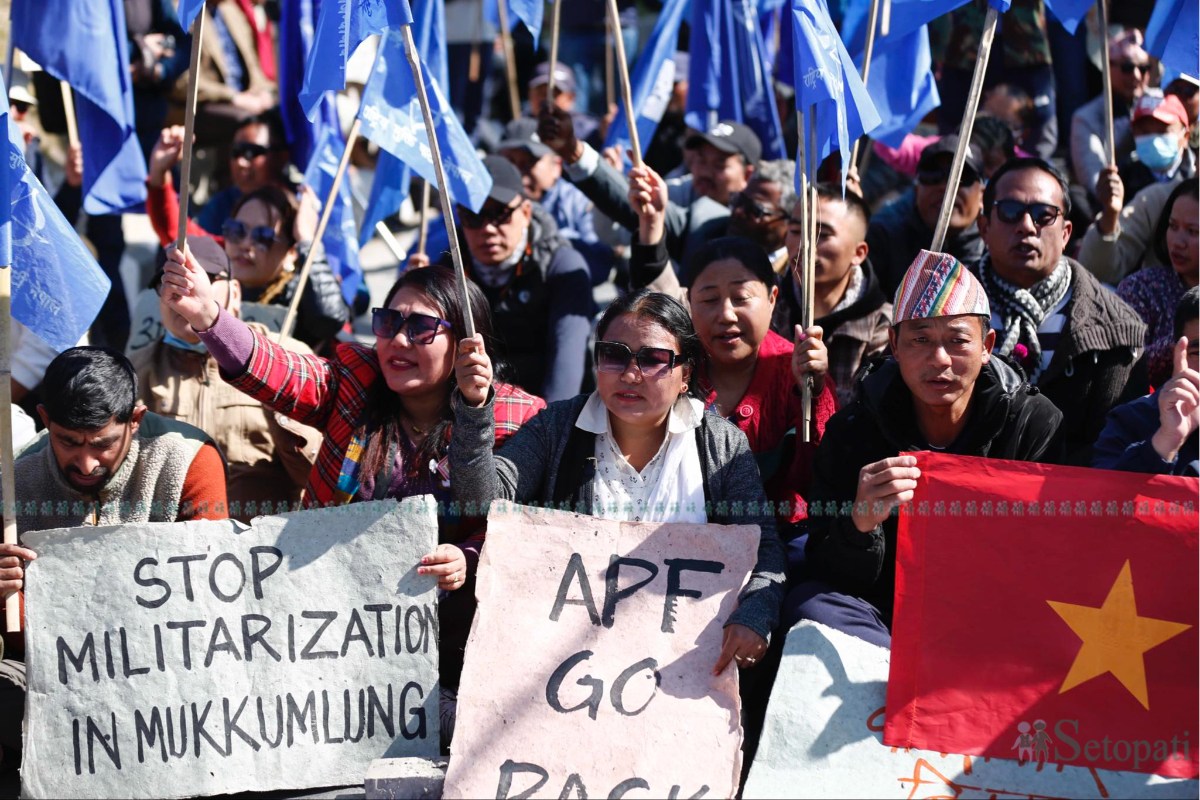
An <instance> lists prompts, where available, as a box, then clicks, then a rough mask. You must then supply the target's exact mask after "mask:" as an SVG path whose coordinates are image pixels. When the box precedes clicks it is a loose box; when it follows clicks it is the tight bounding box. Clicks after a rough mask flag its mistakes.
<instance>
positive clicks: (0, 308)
mask: <svg viewBox="0 0 1200 800" xmlns="http://www.w3.org/2000/svg"><path fill="white" fill-rule="evenodd" d="M11 320H12V265H11V264H3V265H0V493H2V494H3V495H4V508H3V512H4V543H5V544H17V503H16V497H17V482H16V477H15V476H14V475H13V441H12V321H11ZM4 629H5V630H6V631H8V632H9V633H15V632H16V631H19V630H21V598H20V595H18V594H16V593H14V594H13V595H12V597H10V598H8V601H7V602H6V603H5V606H4Z"/></svg>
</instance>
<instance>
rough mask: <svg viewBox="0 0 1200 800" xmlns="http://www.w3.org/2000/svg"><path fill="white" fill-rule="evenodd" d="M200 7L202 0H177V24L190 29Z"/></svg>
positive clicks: (202, 4)
mask: <svg viewBox="0 0 1200 800" xmlns="http://www.w3.org/2000/svg"><path fill="white" fill-rule="evenodd" d="M284 5H287V3H285V4H284ZM202 8H204V0H179V24H180V25H182V26H183V29H184V30H185V31H189V32H190V31H191V30H192V22H193V21H194V20H195V19H196V17H197V16H198V15H199V14H200V9H202Z"/></svg>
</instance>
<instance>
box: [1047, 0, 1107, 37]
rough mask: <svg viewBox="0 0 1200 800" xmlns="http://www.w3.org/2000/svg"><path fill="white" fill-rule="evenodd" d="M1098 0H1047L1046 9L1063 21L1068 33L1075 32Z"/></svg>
mask: <svg viewBox="0 0 1200 800" xmlns="http://www.w3.org/2000/svg"><path fill="white" fill-rule="evenodd" d="M1095 4H1096V0H1046V9H1047V10H1048V11H1049V12H1050V13H1051V14H1053V15H1054V18H1055V19H1057V20H1058V21H1059V22H1061V23H1062V26H1063V27H1064V28H1066V29H1067V33H1075V30H1076V28H1078V27H1079V23H1081V22H1083V18H1084V17H1086V16H1087V12H1088V9H1090V8H1091V7H1092V6H1094V5H1095Z"/></svg>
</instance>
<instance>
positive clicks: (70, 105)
mask: <svg viewBox="0 0 1200 800" xmlns="http://www.w3.org/2000/svg"><path fill="white" fill-rule="evenodd" d="M58 87H59V89H61V90H62V101H63V114H65V115H66V117H67V144H69V145H71V147H72V148H74V147H78V146H79V123H78V122H77V121H76V120H75V93H74V92H73V91H71V84H69V83H67V82H66V81H59V82H58Z"/></svg>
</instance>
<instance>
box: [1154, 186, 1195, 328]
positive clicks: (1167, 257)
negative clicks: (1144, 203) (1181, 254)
mask: <svg viewBox="0 0 1200 800" xmlns="http://www.w3.org/2000/svg"><path fill="white" fill-rule="evenodd" d="M1185 194H1186V195H1188V196H1189V197H1191V198H1192V199H1193V200H1200V178H1198V177H1197V176H1195V175H1193V176H1192V177H1190V178H1184V179H1183V180H1182V181H1180V182H1179V185H1178V186H1176V187H1175V188H1174V189H1173V190H1172V191H1171V194H1170V196H1169V197H1167V202H1166V203H1165V204H1164V205H1163V210H1162V213H1161V214H1159V215H1158V224H1157V225H1155V227H1154V239H1153V240H1152V241H1153V242H1154V245H1153V246H1154V254H1155V255H1156V256H1158V260H1159V261H1161V262H1162V263H1164V264H1167V265H1168V266H1169V265H1170V263H1171V254H1170V253H1168V252H1167V228H1169V227H1171V211H1172V210H1173V209H1174V208H1175V201H1176V200H1178V199H1179V198H1180V197H1183V196H1184V195H1185ZM1175 338H1176V339H1178V338H1179V337H1178V336H1176V337H1175Z"/></svg>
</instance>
